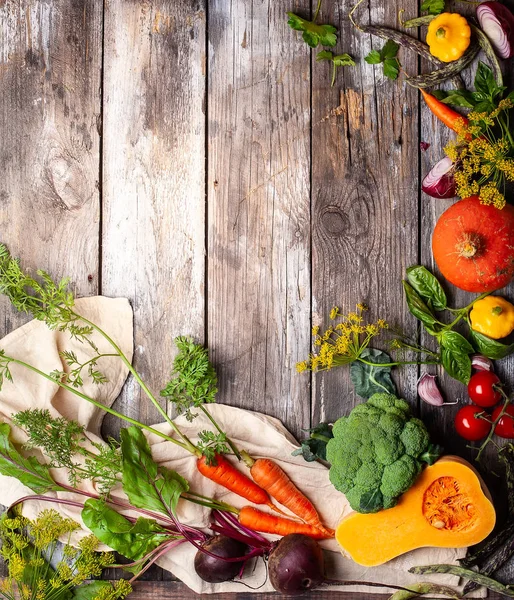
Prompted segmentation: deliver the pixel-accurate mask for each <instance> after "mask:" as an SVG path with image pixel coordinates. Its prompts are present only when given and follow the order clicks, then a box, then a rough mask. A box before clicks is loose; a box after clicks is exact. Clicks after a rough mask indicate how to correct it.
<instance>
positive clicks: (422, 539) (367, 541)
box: [336, 456, 496, 567]
mask: <svg viewBox="0 0 514 600" xmlns="http://www.w3.org/2000/svg"><path fill="white" fill-rule="evenodd" d="M495 522H496V513H495V510H494V506H493V504H492V502H491V496H490V494H489V491H488V490H487V487H486V486H485V484H484V483H483V481H482V480H481V478H480V476H479V475H478V473H477V472H476V471H475V469H474V468H473V467H472V466H471V465H470V464H469V463H467V462H466V461H464V460H463V459H461V458H459V457H457V456H445V457H443V458H441V459H440V460H438V461H437V462H436V463H435V464H434V465H432V466H430V467H427V468H426V469H425V470H424V471H423V472H422V473H421V474H420V476H419V477H418V479H417V480H416V482H415V484H414V485H413V486H412V487H411V488H410V489H409V490H408V491H407V492H405V494H403V496H402V497H401V498H400V500H399V502H398V504H397V505H396V506H394V507H393V508H389V509H387V510H382V511H379V512H377V513H372V514H362V513H356V512H354V513H351V514H350V515H348V516H347V517H345V518H344V519H343V520H342V521H341V522H340V523H339V525H338V527H337V529H336V540H337V542H338V543H339V545H340V546H341V548H342V550H343V553H344V554H347V555H348V556H349V557H350V558H352V559H353V560H354V561H355V562H356V563H358V564H359V565H363V566H365V567H374V566H376V565H381V564H383V563H385V562H387V561H388V560H391V559H392V558H395V557H396V556H399V555H400V554H404V553H405V552H409V551H410V550H414V549H416V548H422V547H425V546H436V547H439V548H464V547H466V546H471V545H473V544H478V543H479V542H481V541H482V540H483V539H485V538H486V537H487V536H488V535H489V534H490V533H491V531H492V530H493V528H494V525H495Z"/></svg>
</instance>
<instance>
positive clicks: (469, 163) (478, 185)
mask: <svg viewBox="0 0 514 600" xmlns="http://www.w3.org/2000/svg"><path fill="white" fill-rule="evenodd" d="M513 107H514V101H513V100H512V99H511V98H505V99H503V100H500V102H499V103H498V106H497V107H496V108H494V109H492V110H490V111H482V112H477V111H473V112H470V113H469V114H468V120H469V124H468V125H466V124H464V121H462V123H461V125H460V126H459V128H458V136H457V140H456V141H452V142H450V143H449V144H448V145H447V146H446V147H445V149H444V150H445V152H446V154H447V156H448V157H449V158H450V159H451V160H452V162H454V163H455V164H456V169H455V183H456V186H457V193H458V195H459V196H460V197H461V198H468V197H469V196H474V195H478V196H479V197H480V201H481V203H482V204H492V205H493V206H495V207H496V208H498V209H502V208H503V207H504V206H505V185H506V182H512V181H514V141H513V138H512V134H511V132H510V127H511V126H510V123H509V110H510V109H511V108H513Z"/></svg>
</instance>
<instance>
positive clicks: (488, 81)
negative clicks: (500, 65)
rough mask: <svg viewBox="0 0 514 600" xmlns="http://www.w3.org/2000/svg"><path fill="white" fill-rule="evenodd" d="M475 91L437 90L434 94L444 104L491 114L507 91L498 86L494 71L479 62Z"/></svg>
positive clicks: (503, 87)
mask: <svg viewBox="0 0 514 600" xmlns="http://www.w3.org/2000/svg"><path fill="white" fill-rule="evenodd" d="M474 85H475V91H474V92H471V91H469V90H448V91H444V90H435V91H433V92H432V94H433V95H434V96H435V97H436V98H437V99H438V100H440V101H441V102H443V103H444V104H450V105H452V106H462V107H464V108H473V109H475V111H476V112H490V111H491V110H493V109H494V108H495V107H496V106H497V103H498V101H499V100H500V99H501V98H502V96H503V93H504V92H505V90H506V89H507V88H506V87H505V86H502V85H498V83H497V81H496V78H495V77H494V73H493V71H492V70H491V69H490V68H489V67H488V66H487V65H486V64H484V63H483V62H482V61H479V63H478V68H477V71H476V75H475V83H474Z"/></svg>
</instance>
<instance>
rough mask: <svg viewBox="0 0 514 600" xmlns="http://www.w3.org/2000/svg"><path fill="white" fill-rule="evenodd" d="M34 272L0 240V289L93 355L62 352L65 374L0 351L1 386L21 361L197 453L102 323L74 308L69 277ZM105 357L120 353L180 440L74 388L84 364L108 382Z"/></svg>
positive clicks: (93, 376) (79, 382)
mask: <svg viewBox="0 0 514 600" xmlns="http://www.w3.org/2000/svg"><path fill="white" fill-rule="evenodd" d="M36 273H37V276H38V279H36V278H34V277H32V276H31V275H30V274H28V273H25V272H24V271H23V270H22V269H21V268H20V265H19V261H18V260H17V259H15V258H13V257H12V256H11V254H10V253H9V251H8V249H7V248H6V247H5V246H4V245H3V244H0V293H3V294H5V295H6V296H7V297H8V298H9V300H10V301H11V303H12V304H13V306H14V307H15V308H17V309H18V310H20V311H23V312H27V313H29V314H31V315H32V316H33V317H34V318H35V319H38V320H40V321H44V322H45V323H46V324H47V326H48V327H49V328H50V329H57V330H59V331H67V332H68V333H69V334H70V335H71V337H72V338H75V339H77V340H79V341H80V342H83V343H86V344H88V345H89V346H90V347H91V349H92V350H93V351H94V353H95V354H94V356H93V357H92V358H91V359H89V360H87V361H85V362H82V363H81V362H80V361H79V360H78V358H77V357H76V356H75V355H74V354H73V353H70V352H63V353H61V357H62V358H63V360H64V361H65V362H66V363H67V364H68V366H71V367H72V369H71V372H70V373H67V372H65V371H63V370H56V371H53V372H52V373H50V374H48V373H44V372H42V371H40V370H39V369H37V368H35V367H33V366H32V365H29V364H28V363H25V362H23V361H20V360H18V359H15V358H13V357H9V356H7V355H5V353H3V352H0V387H1V384H2V382H3V380H4V379H9V378H10V371H9V364H10V363H11V362H12V363H16V364H19V365H21V366H24V367H26V368H28V369H30V370H32V371H33V372H35V373H38V374H39V375H41V376H43V377H45V378H47V379H51V380H52V381H55V382H56V383H57V384H58V385H60V386H61V387H63V388H64V389H67V390H69V391H71V392H73V393H75V394H76V395H78V396H80V397H81V398H83V399H84V400H87V401H88V402H90V403H92V404H94V405H95V406H97V407H98V408H101V409H103V410H104V411H105V412H108V413H110V414H113V415H115V416H117V417H119V418H121V419H123V420H125V421H127V422H129V423H131V424H133V425H138V426H140V427H142V428H143V429H146V430H148V431H152V433H156V434H157V435H159V436H160V437H162V438H163V439H166V440H168V441H170V442H172V443H174V444H176V445H179V446H181V447H182V448H184V449H186V450H188V451H189V452H191V453H193V454H200V453H199V451H198V450H197V448H196V447H195V446H194V444H192V442H191V441H190V440H189V439H188V437H187V436H186V435H184V434H183V433H182V432H181V431H180V429H179V428H178V427H177V426H176V424H175V423H174V421H173V420H172V419H170V417H169V416H168V414H167V412H166V411H165V410H164V409H163V408H162V406H161V405H160V404H159V402H158V400H157V399H156V398H155V396H154V395H153V394H152V392H151V391H150V389H149V388H148V386H147V385H146V384H145V382H144V381H143V380H142V379H141V376H140V375H139V373H138V372H137V371H136V369H135V368H134V367H133V366H132V363H131V361H130V360H129V359H128V358H127V356H126V355H125V354H124V353H123V351H122V350H121V348H120V347H119V346H118V345H117V344H116V342H115V341H114V340H113V339H112V338H111V337H110V336H109V335H108V334H107V333H106V332H105V331H104V330H103V329H102V328H101V327H99V326H98V325H96V324H95V323H93V322H92V321H89V320H88V319H87V318H85V317H84V316H82V315H80V314H78V313H77V312H75V310H74V304H75V299H74V297H73V294H72V292H71V291H70V290H69V279H67V278H65V279H61V281H60V282H59V283H56V282H54V281H53V280H52V278H51V277H50V275H49V274H48V273H47V272H46V271H43V270H41V269H40V270H38V271H37V272H36ZM93 334H99V335H100V336H101V337H102V338H103V339H104V340H105V341H106V342H107V343H108V344H109V345H110V346H111V347H112V349H113V351H114V352H113V353H112V354H102V353H100V351H99V349H98V347H97V345H96V343H95V342H94V341H93V339H92V335H93ZM104 356H117V357H119V358H120V360H121V361H122V362H123V364H124V365H125V366H126V367H127V369H128V370H129V372H130V373H131V374H132V376H133V377H134V379H135V381H136V382H137V383H138V385H139V386H140V387H141V389H142V390H143V392H144V393H145V394H146V395H147V397H148V398H149V399H150V401H151V402H152V404H154V406H155V407H156V408H157V410H158V411H159V413H160V414H161V415H162V417H163V418H164V419H165V421H166V422H167V423H168V425H169V426H170V427H171V429H172V430H173V431H174V433H175V434H176V435H177V437H178V438H179V439H175V438H173V437H170V436H167V435H165V434H163V433H161V432H157V430H155V429H153V428H152V427H149V426H148V425H144V424H143V423H139V422H138V421H135V420H134V419H131V418H130V417H128V416H126V415H123V414H121V413H118V412H117V411H115V410H113V409H112V408H109V407H106V406H103V405H102V404H101V403H100V402H98V401H96V400H95V399H94V398H91V397H90V396H87V395H86V394H83V393H81V392H78V391H75V389H74V388H78V387H81V385H82V383H83V380H82V375H81V373H82V370H83V369H84V368H85V367H87V368H88V373H89V376H90V377H91V379H92V380H93V381H94V382H95V383H104V382H105V381H106V378H105V377H104V376H103V374H102V373H101V372H100V371H98V369H97V368H96V364H97V361H98V360H99V359H100V358H102V357H104Z"/></svg>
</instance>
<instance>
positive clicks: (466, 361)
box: [441, 346, 471, 385]
mask: <svg viewBox="0 0 514 600" xmlns="http://www.w3.org/2000/svg"><path fill="white" fill-rule="evenodd" d="M441 359H442V362H443V367H444V368H445V370H446V372H447V373H448V375H450V377H453V378H454V379H457V381H460V382H461V383H464V384H466V385H467V384H468V382H469V379H470V377H471V359H470V358H469V356H468V355H467V354H465V353H463V352H454V351H452V350H450V349H449V348H445V347H444V346H443V347H442V349H441Z"/></svg>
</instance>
